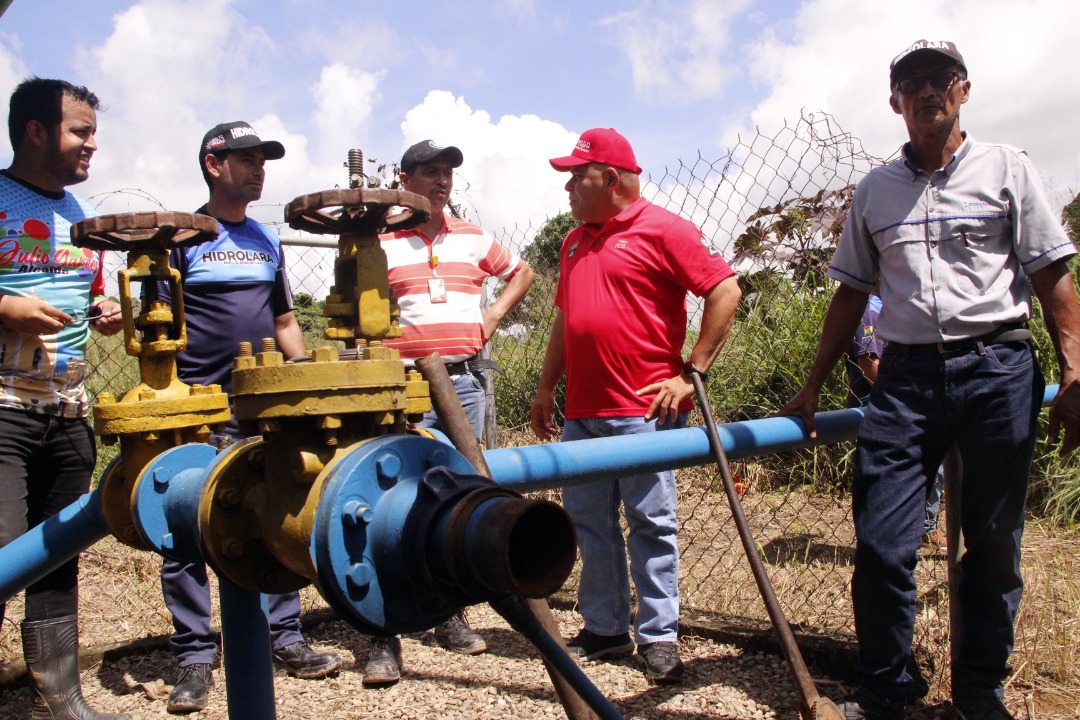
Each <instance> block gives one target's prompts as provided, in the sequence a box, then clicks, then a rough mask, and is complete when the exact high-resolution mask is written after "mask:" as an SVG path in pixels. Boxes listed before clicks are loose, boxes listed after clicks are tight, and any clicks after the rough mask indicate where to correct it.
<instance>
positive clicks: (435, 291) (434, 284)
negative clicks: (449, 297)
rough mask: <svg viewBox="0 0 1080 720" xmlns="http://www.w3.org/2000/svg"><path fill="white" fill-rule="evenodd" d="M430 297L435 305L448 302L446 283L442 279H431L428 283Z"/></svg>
mask: <svg viewBox="0 0 1080 720" xmlns="http://www.w3.org/2000/svg"><path fill="white" fill-rule="evenodd" d="M427 289H428V297H430V298H431V302H433V303H444V302H446V283H445V282H443V279H442V278H440V277H435V278H430V279H429V280H428V281H427Z"/></svg>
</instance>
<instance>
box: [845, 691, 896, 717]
mask: <svg viewBox="0 0 1080 720" xmlns="http://www.w3.org/2000/svg"><path fill="white" fill-rule="evenodd" d="M836 707H838V708H839V709H840V712H842V713H843V714H844V720H904V703H900V702H890V701H889V700H886V699H885V698H884V697H882V696H881V695H878V694H877V693H876V692H873V691H872V690H867V689H866V688H859V689H858V690H857V691H856V692H855V694H854V695H853V696H852V697H850V698H848V699H847V700H845V701H843V702H839V703H837V704H836Z"/></svg>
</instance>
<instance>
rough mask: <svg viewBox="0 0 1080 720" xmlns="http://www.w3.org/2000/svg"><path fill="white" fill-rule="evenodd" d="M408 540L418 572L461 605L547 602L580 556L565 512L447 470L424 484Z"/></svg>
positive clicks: (407, 530)
mask: <svg viewBox="0 0 1080 720" xmlns="http://www.w3.org/2000/svg"><path fill="white" fill-rule="evenodd" d="M405 537H406V538H407V541H408V542H410V543H411V545H412V549H411V554H412V556H413V562H414V565H413V569H414V572H416V573H417V574H419V575H420V576H421V577H423V578H424V580H425V582H429V583H431V584H432V585H433V586H434V587H438V588H440V589H441V590H442V591H443V592H444V593H445V594H446V595H448V596H450V597H453V598H457V599H458V602H459V603H460V604H462V605H465V604H472V603H477V602H487V601H491V600H494V599H497V598H500V597H505V596H507V595H520V596H522V597H530V598H542V597H547V596H548V595H550V594H552V593H553V592H555V591H556V590H558V589H559V588H560V587H561V586H562V584H563V583H564V582H565V581H566V578H567V577H568V576H569V575H570V571H571V570H572V569H573V565H574V560H575V558H576V555H577V543H576V538H575V535H574V529H573V524H572V523H571V521H570V518H569V516H568V515H567V514H566V512H565V511H564V510H563V509H562V507H560V506H559V505H556V504H555V503H551V502H548V501H544V500H526V499H524V498H522V497H521V496H520V495H519V494H517V493H516V492H513V491H511V490H508V489H506V488H503V487H500V486H499V485H497V484H496V483H494V482H493V481H492V480H489V479H488V478H485V477H482V476H479V475H472V474H469V475H461V474H457V473H454V472H452V471H450V470H448V469H447V468H444V467H435V468H432V469H431V470H428V471H427V472H426V473H424V476H423V478H421V480H420V488H419V491H418V493H417V502H416V505H414V506H413V509H412V511H411V512H410V513H409V516H408V518H406V524H405Z"/></svg>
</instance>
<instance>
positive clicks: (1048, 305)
mask: <svg viewBox="0 0 1080 720" xmlns="http://www.w3.org/2000/svg"><path fill="white" fill-rule="evenodd" d="M889 83H890V90H891V95H890V96H889V103H890V105H891V106H892V109H893V110H894V111H895V112H896V113H897V114H899V115H900V116H901V117H902V118H903V119H904V123H905V125H906V126H907V131H908V137H909V139H910V142H908V143H907V144H905V145H904V147H903V150H902V152H901V155H900V157H899V158H897V159H896V160H895V161H893V162H891V163H890V164H888V165H886V166H883V167H879V168H875V169H874V170H872V171H871V172H870V173H869V174H868V175H867V176H866V178H864V179H863V180H862V182H860V183H859V186H858V188H857V189H856V192H855V197H854V201H853V203H852V207H851V213H850V215H849V217H848V220H847V224H846V225H845V227H844V231H843V234H842V235H841V238H840V241H839V243H838V245H837V248H836V253H835V255H834V256H833V259H832V264H831V266H830V268H829V276H830V277H832V278H833V279H834V280H837V281H839V283H840V285H839V287H838V288H837V290H836V294H835V295H834V297H833V299H832V302H831V303H830V305H829V309H828V311H827V312H826V315H825V320H824V325H823V327H822V331H821V340H820V343H819V345H818V350H817V355H816V357H815V358H814V363H813V366H812V367H811V370H810V373H809V376H808V377H807V380H806V384H805V385H804V386H803V387H802V389H800V390H799V392H798V393H797V394H796V395H795V397H794V398H793V399H792V400H791V401H790V402H788V403H787V404H786V405H785V406H784V407H782V408H781V409H780V410H779V414H781V415H797V416H800V417H801V418H802V419H803V421H804V423H805V424H806V429H807V431H808V432H809V433H810V435H811V436H813V435H814V422H813V420H814V412H815V411H816V409H817V404H818V395H819V393H820V390H821V387H822V383H823V382H824V380H825V378H826V376H827V375H828V373H829V371H830V370H831V368H832V367H833V366H834V365H835V364H836V361H837V360H838V359H839V357H840V355H841V354H842V353H843V352H844V348H845V347H847V345H848V343H849V342H850V341H851V337H852V333H853V332H854V330H855V328H856V326H857V324H858V322H859V318H860V316H861V315H862V312H863V308H864V307H865V306H866V302H867V297H868V294H869V293H870V290H871V288H872V287H873V286H874V283H875V282H876V281H879V282H880V287H881V296H882V299H883V307H882V311H881V316H880V318H879V322H878V325H877V332H878V334H879V335H880V336H881V337H882V338H884V339H885V340H886V341H887V345H886V347H885V351H884V356H883V357H882V359H881V367H880V369H879V372H878V376H877V382H876V383H875V384H874V388H873V390H872V391H871V392H870V397H869V401H868V403H867V405H866V408H865V416H864V419H863V421H862V424H861V425H860V427H859V432H858V439H857V449H856V453H855V480H854V488H853V493H852V501H853V509H852V511H853V515H854V520H855V533H856V547H855V570H854V575H853V577H852V587H851V592H852V603H853V606H854V615H855V632H856V636H857V639H858V644H859V657H858V664H857V670H858V671H859V674H860V685H859V687H858V690H857V692H856V693H855V695H854V697H852V698H851V699H849V700H848V701H847V702H845V703H844V704H843V709H844V711H845V712H846V714H847V717H849V718H884V719H889V718H896V719H897V720H899V719H900V718H903V717H904V707H905V704H907V703H908V702H909V701H910V700H912V699H913V698H912V694H913V684H914V683H913V678H912V677H911V675H910V674H909V672H908V670H907V663H908V660H909V658H910V656H911V646H912V640H913V634H914V626H915V591H916V587H915V576H914V569H915V564H916V557H917V552H918V549H919V545H920V532H921V530H922V527H923V517H924V516H923V508H924V506H925V503H926V498H927V493H928V492H929V490H930V488H931V485H932V483H933V480H934V475H935V472H936V470H937V469H938V467H939V466H940V465H941V463H942V460H943V459H944V457H945V454H946V452H947V451H948V449H949V447H950V446H951V445H953V444H954V443H955V444H956V445H957V447H958V450H959V453H960V457H961V459H962V462H963V478H962V485H961V492H960V496H961V497H959V498H950V499H949V501H950V502H958V503H959V509H960V520H961V526H962V528H963V532H964V544H965V546H966V552H965V553H964V555H963V558H962V560H961V568H962V580H961V582H960V586H959V588H958V592H959V596H958V598H956V600H957V601H958V602H959V603H960V607H961V613H962V618H963V619H962V625H963V630H962V633H961V636H960V638H959V642H958V644H957V647H958V652H957V653H956V657H955V659H954V660H955V662H954V665H953V667H952V678H953V694H954V697H953V701H954V703H955V705H956V707H957V709H958V710H959V712H960V713H961V715H962V716H963V717H964V718H967V720H1004V719H1007V718H1012V717H1013V716H1012V715H1011V714H1009V712H1008V710H1007V709H1006V707H1005V705H1004V703H1003V697H1004V691H1003V687H1002V681H1003V680H1004V679H1005V678H1006V677H1007V676H1008V675H1009V673H1010V672H1011V670H1012V669H1011V667H1010V665H1009V655H1010V654H1011V652H1012V648H1013V623H1014V620H1015V616H1016V610H1017V606H1018V604H1019V602H1020V596H1021V592H1022V587H1023V582H1022V579H1021V575H1020V540H1021V535H1022V532H1023V527H1024V513H1025V505H1026V498H1027V485H1028V475H1029V473H1030V469H1031V460H1032V454H1033V450H1034V444H1035V434H1036V428H1037V427H1038V425H1037V421H1038V415H1039V409H1040V406H1041V403H1042V397H1043V377H1042V373H1041V372H1040V369H1039V366H1038V363H1037V361H1036V359H1035V357H1034V356H1033V354H1032V346H1031V340H1030V338H1031V333H1030V332H1029V331H1028V330H1027V329H1026V327H1025V326H1026V324H1027V322H1028V320H1029V318H1030V317H1031V296H1030V289H1029V286H1028V280H1029V279H1030V281H1031V285H1032V286H1033V287H1034V289H1035V294H1036V295H1037V296H1038V298H1039V301H1040V303H1041V305H1042V309H1043V314H1044V317H1045V319H1046V325H1047V329H1048V330H1049V332H1050V337H1051V339H1052V341H1053V343H1054V347H1055V349H1056V350H1057V356H1058V364H1059V367H1060V370H1061V379H1060V389H1059V391H1058V393H1057V397H1056V398H1055V399H1054V402H1053V405H1052V406H1051V409H1050V426H1049V428H1050V433H1049V434H1050V438H1049V439H1050V442H1052V443H1053V442H1056V441H1057V438H1058V434H1059V432H1060V431H1061V430H1062V429H1063V430H1064V438H1063V441H1062V445H1061V453H1062V454H1063V455H1064V454H1066V453H1069V452H1072V451H1073V450H1074V449H1075V448H1076V446H1077V443H1078V439H1080V435H1078V433H1080V387H1078V374H1077V373H1078V368H1080V346H1078V343H1080V304H1078V303H1077V298H1076V293H1075V291H1074V289H1073V282H1072V277H1071V275H1070V273H1069V270H1068V268H1067V266H1066V260H1067V258H1069V257H1071V256H1072V255H1074V254H1075V253H1076V250H1075V249H1074V248H1073V245H1072V243H1071V242H1070V241H1069V238H1068V236H1067V235H1066V234H1065V231H1064V230H1063V228H1062V227H1061V224H1060V223H1059V222H1058V221H1057V219H1056V218H1055V216H1054V213H1053V212H1052V211H1051V209H1050V205H1049V203H1048V202H1047V200H1046V197H1045V195H1044V191H1043V185H1042V181H1041V180H1040V179H1039V175H1038V172H1037V171H1036V169H1035V167H1034V166H1033V164H1032V163H1031V161H1030V160H1029V159H1028V157H1027V155H1026V154H1024V153H1023V152H1022V151H1019V150H1017V149H1015V148H1012V147H1009V146H1006V145H997V144H990V143H981V142H977V141H975V140H974V139H972V138H971V137H970V136H968V135H967V134H966V133H964V132H961V130H960V106H961V105H963V104H964V103H965V102H967V100H968V97H969V93H970V91H971V82H970V81H969V80H968V71H967V66H966V65H965V63H964V59H963V57H962V56H961V55H960V53H959V51H958V50H957V49H956V46H955V45H954V44H953V43H951V42H945V41H934V42H928V41H926V40H920V41H918V42H916V43H915V44H913V45H911V46H910V47H909V48H907V49H905V50H904V51H903V52H901V53H900V54H899V55H898V56H897V57H896V58H895V59H894V60H893V61H892V63H891V65H890V72H889Z"/></svg>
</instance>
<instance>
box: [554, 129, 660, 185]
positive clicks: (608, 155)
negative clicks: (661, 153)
mask: <svg viewBox="0 0 1080 720" xmlns="http://www.w3.org/2000/svg"><path fill="white" fill-rule="evenodd" d="M548 162H550V163H551V167H553V168H555V169H556V170H558V171H559V172H569V171H570V169H571V168H575V167H577V166H578V165H587V164H589V163H602V164H604V165H613V166H615V167H617V168H622V169H623V170H629V171H631V172H635V173H638V174H640V173H641V168H640V167H638V164H637V160H636V159H635V158H634V149H633V148H632V147H630V141H628V140H627V139H626V138H624V137H623V136H622V135H620V134H619V133H617V132H615V130H614V129H612V128H593V129H592V130H586V131H585V132H583V133H581V137H580V138H578V141H577V144H576V145H574V152H572V153H570V154H569V155H567V156H566V157H559V158H552V159H551V160H549V161H548Z"/></svg>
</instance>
